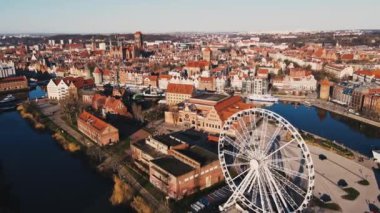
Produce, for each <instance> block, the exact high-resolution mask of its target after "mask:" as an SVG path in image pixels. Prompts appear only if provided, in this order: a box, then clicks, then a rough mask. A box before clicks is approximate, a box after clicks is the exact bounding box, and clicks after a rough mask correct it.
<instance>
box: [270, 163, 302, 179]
mask: <svg viewBox="0 0 380 213" xmlns="http://www.w3.org/2000/svg"><path fill="white" fill-rule="evenodd" d="M269 167H270V168H271V169H272V170H277V171H280V172H284V173H286V174H288V175H292V176H296V177H300V178H303V179H306V180H307V179H308V176H307V175H305V174H303V173H300V172H297V171H294V170H291V169H288V168H285V167H280V166H277V165H275V164H269Z"/></svg>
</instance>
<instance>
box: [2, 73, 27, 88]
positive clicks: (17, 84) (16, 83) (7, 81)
mask: <svg viewBox="0 0 380 213" xmlns="http://www.w3.org/2000/svg"><path fill="white" fill-rule="evenodd" d="M25 89H28V80H27V79H26V77H25V76H18V77H7V78H3V79H0V92H11V91H16V90H25Z"/></svg>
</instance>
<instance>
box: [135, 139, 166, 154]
mask: <svg viewBox="0 0 380 213" xmlns="http://www.w3.org/2000/svg"><path fill="white" fill-rule="evenodd" d="M132 145H133V146H135V147H137V148H138V149H140V150H142V151H143V152H144V154H148V155H149V156H152V157H153V158H158V157H162V156H164V154H162V153H160V152H158V151H156V149H155V148H153V147H151V146H149V145H148V144H146V143H145V140H140V141H137V142H136V143H133V144H132Z"/></svg>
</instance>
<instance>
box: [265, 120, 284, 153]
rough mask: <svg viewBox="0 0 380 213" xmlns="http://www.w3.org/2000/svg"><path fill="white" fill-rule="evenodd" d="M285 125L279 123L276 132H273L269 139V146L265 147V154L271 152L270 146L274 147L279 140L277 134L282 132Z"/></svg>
mask: <svg viewBox="0 0 380 213" xmlns="http://www.w3.org/2000/svg"><path fill="white" fill-rule="evenodd" d="M283 126H284V125H282V124H281V125H279V126H278V127H277V128H276V130H275V131H274V133H273V135H272V137H271V139H270V140H269V142H268V144H267V146H266V147H265V149H264V152H263V153H264V154H267V153H268V152H269V150H270V148H271V147H272V145H273V143H274V142H275V141H276V140H277V136H278V135H279V134H280V132H281V130H282V127H283Z"/></svg>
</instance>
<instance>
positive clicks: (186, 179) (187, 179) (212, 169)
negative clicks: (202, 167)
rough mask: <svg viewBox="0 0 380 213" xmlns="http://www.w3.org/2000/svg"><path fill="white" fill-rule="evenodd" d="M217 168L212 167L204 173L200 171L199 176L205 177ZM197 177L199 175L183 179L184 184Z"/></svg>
mask: <svg viewBox="0 0 380 213" xmlns="http://www.w3.org/2000/svg"><path fill="white" fill-rule="evenodd" d="M217 168H218V166H214V167H212V168H211V169H207V170H206V171H202V172H201V174H200V175H205V174H207V173H209V172H211V171H214V170H215V169H217ZM198 176H199V174H195V175H192V176H190V177H188V178H185V182H187V181H190V180H192V179H194V178H197V177H198Z"/></svg>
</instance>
